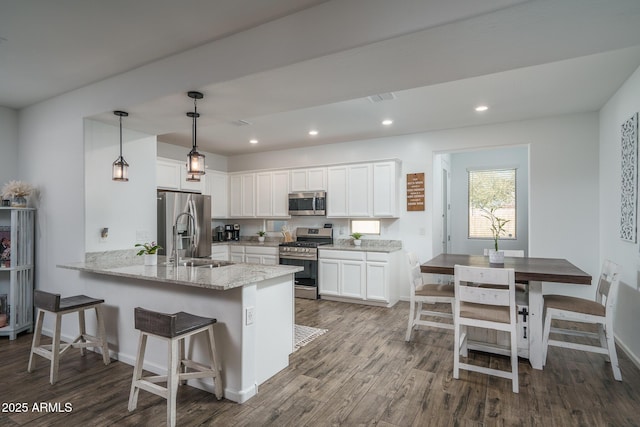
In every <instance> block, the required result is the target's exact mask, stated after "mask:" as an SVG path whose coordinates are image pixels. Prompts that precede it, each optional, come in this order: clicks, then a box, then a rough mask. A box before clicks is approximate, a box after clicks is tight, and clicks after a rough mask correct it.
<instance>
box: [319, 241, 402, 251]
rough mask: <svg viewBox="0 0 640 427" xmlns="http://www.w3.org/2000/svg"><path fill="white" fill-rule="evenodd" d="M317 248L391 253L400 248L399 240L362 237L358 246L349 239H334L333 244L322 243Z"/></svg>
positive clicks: (400, 242)
mask: <svg viewBox="0 0 640 427" xmlns="http://www.w3.org/2000/svg"><path fill="white" fill-rule="evenodd" d="M318 248H319V249H323V250H324V249H326V250H334V251H360V252H385V253H391V252H395V251H399V250H402V241H401V240H373V239H372V240H368V239H363V240H362V244H361V245H360V246H356V245H354V244H353V240H351V239H336V240H334V243H333V245H322V246H319V247H318Z"/></svg>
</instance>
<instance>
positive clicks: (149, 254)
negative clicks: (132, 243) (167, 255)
mask: <svg viewBox="0 0 640 427" xmlns="http://www.w3.org/2000/svg"><path fill="white" fill-rule="evenodd" d="M136 247H141V248H142V249H140V250H139V251H138V253H137V254H136V255H138V256H141V255H144V265H157V264H158V249H162V246H160V245H158V244H156V242H151V243H136Z"/></svg>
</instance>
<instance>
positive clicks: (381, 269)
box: [366, 252, 391, 302]
mask: <svg viewBox="0 0 640 427" xmlns="http://www.w3.org/2000/svg"><path fill="white" fill-rule="evenodd" d="M390 259H391V256H390V255H389V254H388V253H382V252H368V253H367V295H366V298H367V300H369V301H381V302H388V301H389V287H390V285H389V283H390V280H391V263H390Z"/></svg>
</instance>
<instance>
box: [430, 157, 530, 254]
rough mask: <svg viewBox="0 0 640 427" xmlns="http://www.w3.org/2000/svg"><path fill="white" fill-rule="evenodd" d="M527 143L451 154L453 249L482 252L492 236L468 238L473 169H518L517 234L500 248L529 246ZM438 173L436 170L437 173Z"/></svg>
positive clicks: (490, 242) (489, 244) (462, 251)
mask: <svg viewBox="0 0 640 427" xmlns="http://www.w3.org/2000/svg"><path fill="white" fill-rule="evenodd" d="M528 151H529V150H528V148H527V147H525V146H520V147H508V148H500V149H495V150H473V151H466V152H456V153H452V154H451V222H452V224H451V252H452V253H456V254H478V255H481V254H482V253H483V252H484V249H485V248H492V247H493V241H492V240H491V239H469V237H468V234H469V233H468V230H469V221H468V220H469V211H468V208H469V179H468V177H469V174H468V171H469V170H470V169H475V170H477V169H501V168H505V169H506V168H509V169H511V168H515V169H516V204H517V205H516V215H517V217H516V238H515V239H500V242H499V246H500V249H523V250H525V254H527V253H528V247H529V237H528V233H529V153H528ZM436 175H437V174H436Z"/></svg>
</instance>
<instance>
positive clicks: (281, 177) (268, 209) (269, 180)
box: [256, 170, 289, 218]
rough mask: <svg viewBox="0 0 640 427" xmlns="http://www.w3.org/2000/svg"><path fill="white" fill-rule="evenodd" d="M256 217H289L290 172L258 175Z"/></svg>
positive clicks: (259, 173)
mask: <svg viewBox="0 0 640 427" xmlns="http://www.w3.org/2000/svg"><path fill="white" fill-rule="evenodd" d="M256 216H258V217H259V218H265V217H288V216H289V171H287V170H284V171H275V172H258V173H256Z"/></svg>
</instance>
